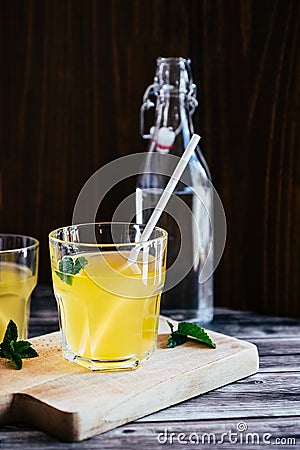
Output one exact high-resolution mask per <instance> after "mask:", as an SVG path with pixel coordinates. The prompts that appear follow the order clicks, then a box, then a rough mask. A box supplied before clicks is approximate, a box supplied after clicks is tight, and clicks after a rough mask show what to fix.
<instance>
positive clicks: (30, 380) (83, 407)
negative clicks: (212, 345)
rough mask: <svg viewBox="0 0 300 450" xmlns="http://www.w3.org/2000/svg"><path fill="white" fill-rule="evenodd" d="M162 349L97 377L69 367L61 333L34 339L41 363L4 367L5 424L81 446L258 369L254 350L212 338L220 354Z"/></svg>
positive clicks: (1, 416)
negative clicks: (122, 369) (133, 366)
mask: <svg viewBox="0 0 300 450" xmlns="http://www.w3.org/2000/svg"><path fill="white" fill-rule="evenodd" d="M167 329H168V325H167V323H166V319H164V318H161V320H160V330H159V333H160V334H159V340H158V349H157V350H156V352H155V353H154V355H152V357H151V358H150V359H149V360H148V361H146V362H145V363H144V364H143V365H142V366H141V367H140V368H139V369H138V370H136V371H130V372H128V371H127V372H115V373H92V372H90V371H88V370H85V369H83V368H82V367H80V366H77V365H75V364H71V363H69V362H67V361H65V360H64V359H63V358H62V355H61V343H60V337H59V333H52V334H48V335H44V336H40V337H37V338H33V339H32V343H33V346H34V348H35V349H36V350H37V352H38V353H39V358H36V359H33V360H30V361H25V362H24V367H23V368H22V371H13V372H12V371H11V368H10V367H9V364H7V362H6V361H5V360H3V359H2V360H0V369H1V376H0V392H1V394H0V423H1V424H6V423H10V422H22V421H26V422H29V423H31V424H32V425H34V426H36V427H37V428H40V429H42V430H44V431H45V432H47V433H49V434H51V435H54V436H55V437H57V438H58V439H60V440H63V441H81V440H83V439H86V438H89V437H91V436H95V435H96V434H99V433H103V432H104V431H107V430H110V429H112V428H115V427H117V426H119V425H122V424H124V423H127V422H131V421H133V420H135V419H138V418H139V417H142V416H145V415H147V414H150V413H153V412H155V411H157V410H160V409H162V408H167V407H169V406H171V405H173V404H174V403H180V402H182V401H184V400H187V399H188V398H190V397H193V396H196V395H199V394H203V393H204V392H208V391H210V390H213V389H216V388H218V387H220V386H224V385H225V384H228V383H232V382H234V381H236V380H238V379H241V378H244V377H247V376H249V375H252V374H253V373H255V372H257V370H258V355H257V349H256V347H255V346H254V345H253V344H249V343H247V342H244V341H240V340H237V339H234V338H230V337H227V336H225V335H222V334H219V333H214V332H211V337H212V339H213V340H214V341H215V342H216V344H217V348H216V349H214V350H212V349H209V348H208V347H205V346H204V345H203V348H202V351H201V352H200V351H199V344H195V343H186V344H184V345H182V346H180V347H176V348H175V349H166V343H167V339H168V335H169V334H165V333H166V331H167Z"/></svg>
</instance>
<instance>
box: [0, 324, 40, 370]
mask: <svg viewBox="0 0 300 450" xmlns="http://www.w3.org/2000/svg"><path fill="white" fill-rule="evenodd" d="M17 339H18V328H17V325H16V324H15V322H14V321H13V320H10V321H9V323H8V325H7V328H6V331H5V335H4V338H3V341H2V342H1V344H0V357H1V358H7V359H9V360H10V361H11V362H12V363H13V364H14V365H15V366H16V369H17V370H20V369H21V368H22V358H35V357H36V356H39V355H38V353H37V352H36V350H34V349H33V348H32V347H31V345H32V344H31V343H30V342H28V341H22V340H20V341H18V340H17Z"/></svg>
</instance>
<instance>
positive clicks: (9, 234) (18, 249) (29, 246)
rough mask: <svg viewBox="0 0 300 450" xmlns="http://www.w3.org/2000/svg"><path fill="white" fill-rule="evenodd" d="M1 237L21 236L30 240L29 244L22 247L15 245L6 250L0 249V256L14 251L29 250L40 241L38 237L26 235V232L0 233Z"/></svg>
mask: <svg viewBox="0 0 300 450" xmlns="http://www.w3.org/2000/svg"><path fill="white" fill-rule="evenodd" d="M1 237H10V238H21V239H24V238H25V239H30V240H31V241H32V243H31V244H28V245H24V246H23V247H16V248H10V249H7V250H0V256H1V255H4V254H5V253H15V252H21V251H24V250H31V249H34V248H38V246H39V244H40V242H39V241H38V239H36V238H34V237H32V236H28V235H26V234H17V233H0V239H1Z"/></svg>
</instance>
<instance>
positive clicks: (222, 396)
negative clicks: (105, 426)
mask: <svg viewBox="0 0 300 450" xmlns="http://www.w3.org/2000/svg"><path fill="white" fill-rule="evenodd" d="M207 328H208V329H211V330H215V331H218V332H221V333H224V334H227V335H230V336H234V337H237V338H240V339H245V340H247V341H250V342H253V343H254V344H256V345H257V347H258V350H259V355H260V369H259V372H258V373H257V374H255V375H253V376H251V377H248V378H246V379H243V380H240V381H238V382H235V383H232V384H231V385H227V386H224V387H222V388H219V389H217V390H215V391H212V392H209V393H206V394H204V395H201V396H198V397H196V398H193V399H191V400H188V401H186V402H183V403H181V404H178V405H175V406H173V407H171V408H168V409H165V410H162V411H160V412H157V413H155V414H152V415H150V416H147V417H144V418H142V419H139V420H137V421H135V422H133V423H129V424H127V425H125V426H122V427H119V428H116V429H114V430H111V431H108V432H106V433H104V434H101V435H98V436H95V437H94V438H92V439H88V440H86V441H82V442H79V443H65V442H60V441H57V440H56V439H54V438H53V437H51V436H48V435H46V434H45V433H43V432H41V431H39V430H36V429H33V428H32V427H30V426H29V425H26V424H15V425H7V426H2V427H0V449H11V448H15V449H19V448H20V449H21V448H22V449H23V450H27V449H40V448H46V449H75V448H77V449H80V450H81V449H89V450H90V449H98V448H99V449H100V448H101V449H103V450H105V449H114V450H115V449H123V450H126V449H128V450H132V449H138V450H139V449H141V450H148V449H149V450H153V449H161V448H164V447H169V448H172V449H182V448H222V449H223V448H224V449H225V448H247V449H252V448H253V449H254V448H256V449H257V448H259V447H260V446H268V445H275V446H276V448H300V403H299V393H300V389H299V388H300V377H299V375H300V320H297V319H293V318H279V317H270V316H262V315H258V314H254V313H251V312H244V311H233V310H230V309H221V308H217V309H216V311H215V319H214V321H213V322H212V323H211V324H210V325H209V326H208V327H207ZM57 330H58V321H57V310H56V304H55V301H54V298H53V294H52V291H51V289H50V288H49V286H39V287H38V288H37V290H36V292H35V295H34V296H33V298H32V308H31V319H30V330H29V336H30V337H33V336H38V335H41V334H45V333H49V332H52V331H57Z"/></svg>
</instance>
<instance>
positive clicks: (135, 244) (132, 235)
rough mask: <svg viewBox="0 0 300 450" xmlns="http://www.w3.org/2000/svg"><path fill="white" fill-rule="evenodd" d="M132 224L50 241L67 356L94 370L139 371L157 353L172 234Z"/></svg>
mask: <svg viewBox="0 0 300 450" xmlns="http://www.w3.org/2000/svg"><path fill="white" fill-rule="evenodd" d="M143 229H144V226H143V225H137V224H132V223H91V224H81V225H72V226H67V227H63V228H59V229H57V230H55V231H52V232H51V233H50V235H49V243H50V258H51V268H52V279H53V288H54V293H55V297H56V300H57V305H58V315H59V322H60V328H61V335H62V353H63V356H64V358H66V359H67V360H69V361H72V362H75V363H77V364H80V365H82V366H84V367H86V368H88V369H90V370H122V369H135V368H136V367H138V366H139V365H140V363H141V362H142V361H144V360H145V359H147V358H148V357H149V356H150V355H151V354H152V353H153V351H154V350H155V348H156V341H157V330H158V321H159V310H160V298H161V293H162V290H163V285H164V280H165V268H166V247H167V233H166V231H164V230H163V229H161V228H155V229H154V230H153V232H152V234H151V236H150V239H149V240H148V241H147V242H143V243H142V242H140V237H141V234H142V232H143Z"/></svg>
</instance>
